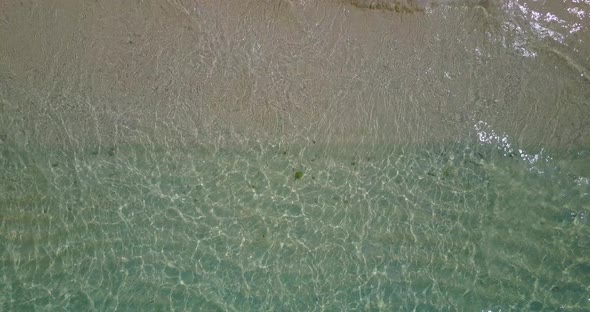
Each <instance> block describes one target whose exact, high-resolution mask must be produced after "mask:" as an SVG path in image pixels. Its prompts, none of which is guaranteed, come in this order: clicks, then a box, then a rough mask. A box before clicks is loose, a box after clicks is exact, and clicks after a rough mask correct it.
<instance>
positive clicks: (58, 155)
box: [0, 142, 590, 311]
mask: <svg viewBox="0 0 590 312" xmlns="http://www.w3.org/2000/svg"><path fill="white" fill-rule="evenodd" d="M0 151H1V153H0V180H1V181H4V182H3V183H0V186H1V189H0V205H1V207H2V213H1V214H0V235H1V240H2V243H1V244H0V261H1V263H2V265H1V266H0V278H1V279H2V280H1V281H0V285H2V289H1V291H0V310H2V311H52V310H57V309H62V310H68V311H87V310H96V311H168V310H175V311H182V310H201V311H270V310H274V311H358V310H369V311H379V310H382V311H411V310H416V311H456V310H463V311H523V310H531V311H587V310H588V309H590V292H589V287H590V223H589V222H588V218H590V216H588V214H589V213H590V206H589V204H588V203H589V202H590V200H589V198H590V183H589V175H588V173H589V172H590V167H589V166H590V150H587V149H586V150H583V149H581V150H578V151H575V152H571V153H568V154H566V155H548V153H546V155H545V156H543V157H541V160H538V161H536V162H531V161H529V160H526V159H522V158H521V157H520V156H519V155H514V154H513V155H510V154H506V153H505V150H504V149H503V147H502V146H501V145H499V144H479V143H464V144H463V143H462V144H447V145H429V146H410V145H407V146H403V147H402V146H382V147H380V148H367V149H364V148H358V147H355V148H350V149H347V148H341V149H338V151H337V152H336V150H335V149H331V148H327V147H325V146H321V142H318V143H317V144H313V143H310V145H308V146H296V145H294V144H293V145H285V144H282V145H281V144H274V145H273V144H270V143H264V144H260V143H244V144H243V145H236V146H233V147H227V146H226V147H221V148H215V146H213V145H203V146H199V147H196V146H195V147H191V148H180V147H177V148H170V147H164V146H139V145H137V146H131V145H128V146H112V147H97V148H87V149H84V150H75V151H65V150H60V149H48V148H30V149H27V150H25V149H23V148H17V147H16V145H11V144H3V145H0ZM533 154H534V153H533ZM297 172H301V173H302V175H301V174H297Z"/></svg>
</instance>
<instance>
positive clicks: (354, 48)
mask: <svg viewBox="0 0 590 312" xmlns="http://www.w3.org/2000/svg"><path fill="white" fill-rule="evenodd" d="M382 2H383V1H382ZM386 2H387V1H385V2H383V3H386ZM370 3H372V2H370V1H369V2H363V1H350V2H346V1H326V2H323V1H294V0H291V1H289V0H280V1H262V0H256V1H222V2H220V1H178V0H170V1H165V2H162V1H143V2H142V3H135V2H133V3H131V2H125V3H119V2H116V1H100V2H84V3H80V2H78V1H70V0H63V1H43V2H40V1H21V2H20V3H17V2H10V3H8V2H5V3H4V4H2V10H1V11H2V13H0V23H1V25H2V27H1V28H0V41H1V42H4V43H5V44H2V45H1V46H0V81H1V82H2V83H1V84H0V85H1V86H0V110H1V111H2V117H0V121H1V122H0V132H1V135H2V137H0V138H2V139H3V140H4V141H12V142H18V143H19V144H23V145H27V144H49V145H64V146H70V147H74V148H75V147H79V146H86V145H96V144H99V145H112V144H124V143H159V144H182V145H191V144H194V143H197V142H200V141H202V140H205V139H206V140H210V139H211V138H212V137H217V136H223V137H226V138H227V137H229V138H231V137H242V138H244V137H245V138H254V137H255V138H260V139H272V140H274V139H277V138H280V139H284V140H290V141H294V140H298V139H300V140H304V141H312V140H313V141H316V142H321V143H324V144H342V143H346V144H351V143H352V144H357V143H361V144H383V143H387V144H399V143H412V144H414V143H417V144H419V143H432V142H455V141H464V140H469V139H470V138H472V137H474V132H475V130H474V125H475V124H476V123H477V122H479V121H485V122H486V123H487V124H489V125H491V127H493V129H495V131H496V132H498V133H504V134H506V135H508V136H509V137H510V138H511V139H512V140H513V141H515V142H517V143H518V145H519V146H527V147H528V146H534V147H545V148H550V149H568V148H574V147H579V146H587V145H588V144H590V123H588V122H587V121H588V120H590V106H589V105H588V102H587V99H588V98H590V87H589V86H590V83H589V81H588V77H585V76H582V75H583V74H586V73H587V71H588V66H589V63H590V62H589V61H588V57H587V56H586V55H590V54H589V53H587V52H588V49H587V46H588V42H590V40H587V37H588V30H587V28H588V27H586V25H582V26H583V27H585V28H583V30H582V31H579V32H577V33H575V34H574V35H571V36H568V37H566V38H565V39H567V40H564V42H563V43H559V42H555V40H553V39H551V38H542V37H539V36H536V35H534V33H533V32H532V30H527V29H526V26H527V25H526V23H525V22H526V19H525V20H524V21H525V22H523V20H520V19H519V18H520V17H518V16H517V15H516V14H515V13H514V12H515V11H514V10H512V11H511V9H510V8H505V7H494V8H493V9H491V8H490V7H489V6H488V5H484V6H482V5H479V4H476V5H473V4H470V5H465V6H462V5H445V3H439V5H430V4H428V5H426V6H424V5H422V4H423V3H422V2H416V3H417V5H422V6H420V10H413V11H411V12H410V10H399V11H400V12H396V10H390V9H388V7H384V6H371V5H370ZM387 3H389V2H387ZM391 3H393V4H395V5H397V4H398V3H401V2H391ZM404 3H405V2H404ZM412 3H413V2H412ZM424 3H425V2H424ZM468 4H469V3H468ZM412 5H414V4H412ZM579 5H580V6H583V5H584V4H579ZM515 16H516V17H515ZM523 18H524V17H523ZM515 25H516V26H520V30H519V31H516V30H514V29H511V26H515ZM513 28H514V27H513ZM564 33H565V32H564Z"/></svg>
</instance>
